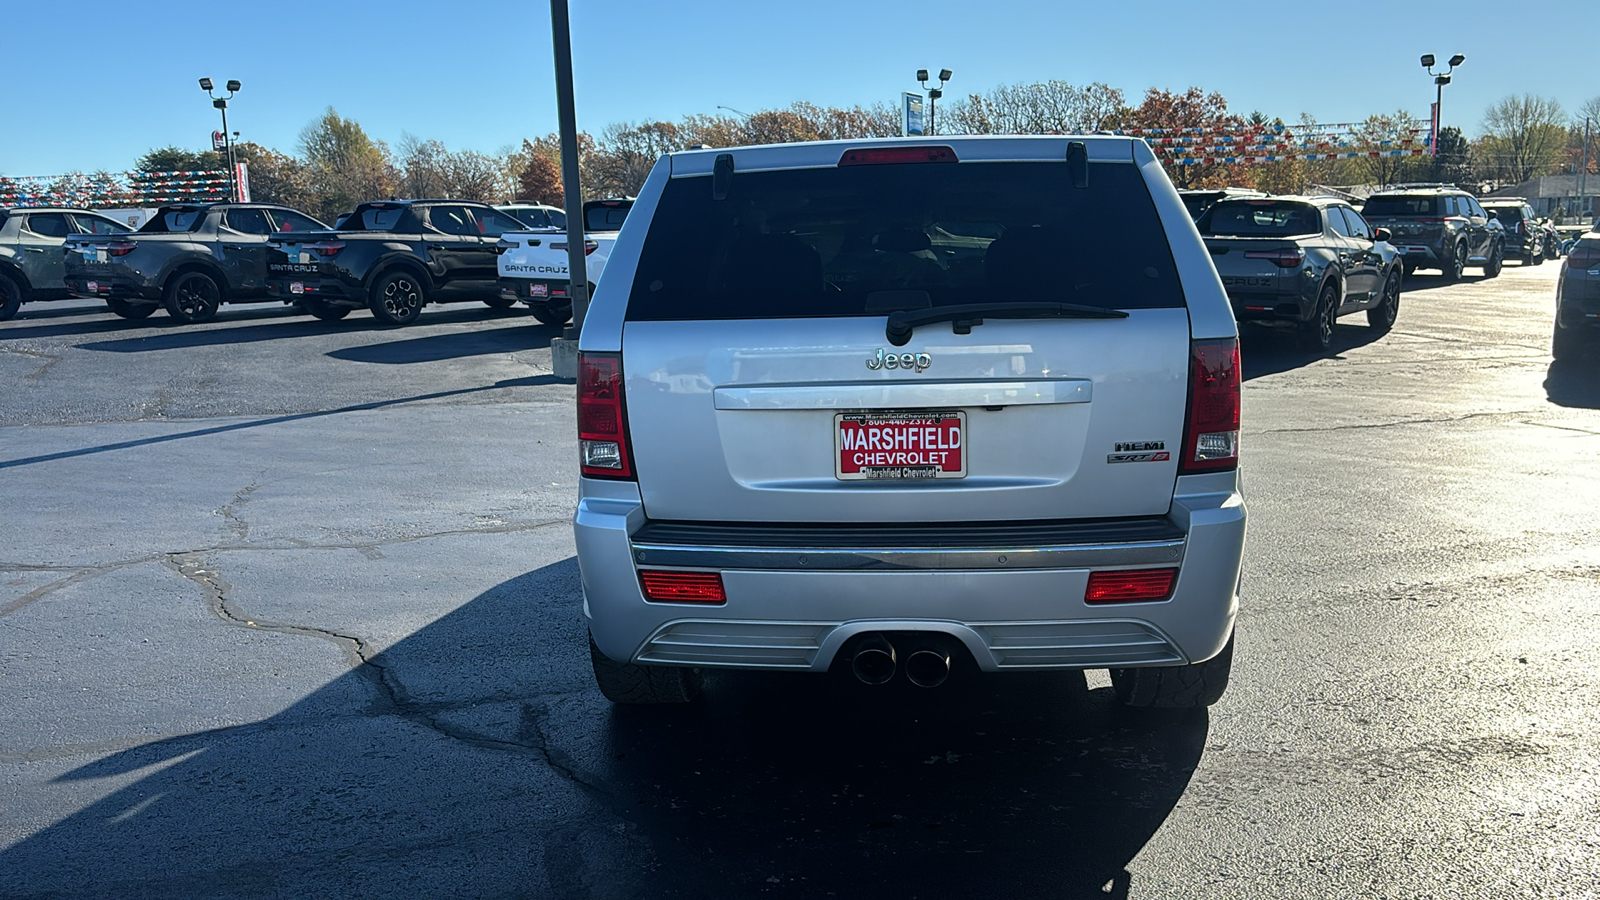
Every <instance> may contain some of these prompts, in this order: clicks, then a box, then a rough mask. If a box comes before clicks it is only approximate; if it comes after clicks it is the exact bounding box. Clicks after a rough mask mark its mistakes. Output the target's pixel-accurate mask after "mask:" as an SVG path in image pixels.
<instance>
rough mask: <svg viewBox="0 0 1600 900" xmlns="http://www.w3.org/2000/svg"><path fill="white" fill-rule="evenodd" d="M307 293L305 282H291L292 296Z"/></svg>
mask: <svg viewBox="0 0 1600 900" xmlns="http://www.w3.org/2000/svg"><path fill="white" fill-rule="evenodd" d="M305 292H306V285H305V282H303V281H291V282H289V293H291V294H304V293H305Z"/></svg>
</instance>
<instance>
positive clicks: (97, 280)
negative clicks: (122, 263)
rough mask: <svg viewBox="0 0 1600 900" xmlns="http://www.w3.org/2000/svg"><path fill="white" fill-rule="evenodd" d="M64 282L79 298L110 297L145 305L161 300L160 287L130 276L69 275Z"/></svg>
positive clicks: (114, 274)
mask: <svg viewBox="0 0 1600 900" xmlns="http://www.w3.org/2000/svg"><path fill="white" fill-rule="evenodd" d="M64 281H65V282H66V286H67V290H69V291H71V292H72V293H74V294H76V295H78V296H80V297H110V298H112V299H116V300H130V301H143V302H146V303H158V302H160V300H161V285H159V284H154V283H151V282H148V281H145V280H144V279H142V278H137V277H134V276H130V275H124V274H118V273H111V274H106V275H82V274H70V275H68V276H67V277H66V278H65V279H64ZM91 285H92V287H91Z"/></svg>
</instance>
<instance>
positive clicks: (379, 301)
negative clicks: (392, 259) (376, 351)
mask: <svg viewBox="0 0 1600 900" xmlns="http://www.w3.org/2000/svg"><path fill="white" fill-rule="evenodd" d="M427 302H428V296H427V292H426V289H424V288H423V286H422V279H420V278H418V277H417V276H416V275H415V274H414V273H412V272H410V271H409V270H406V269H397V270H395V271H391V272H389V273H388V274H386V275H384V276H383V277H382V278H379V279H378V281H377V283H376V284H374V285H373V286H372V296H371V297H370V298H369V299H368V300H367V305H368V306H369V307H371V309H372V314H373V315H374V316H377V318H378V321H379V322H382V323H383V324H385V325H410V324H411V323H412V322H415V321H416V320H417V316H420V315H422V307H423V304H425V303H427Z"/></svg>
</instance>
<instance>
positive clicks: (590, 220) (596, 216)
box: [563, 187, 711, 231]
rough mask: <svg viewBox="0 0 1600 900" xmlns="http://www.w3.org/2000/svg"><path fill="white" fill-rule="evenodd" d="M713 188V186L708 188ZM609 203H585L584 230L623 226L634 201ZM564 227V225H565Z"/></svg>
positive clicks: (608, 229) (609, 229)
mask: <svg viewBox="0 0 1600 900" xmlns="http://www.w3.org/2000/svg"><path fill="white" fill-rule="evenodd" d="M706 190H708V191H709V190H711V188H709V187H708V188H706ZM610 202H611V201H607V203H585V204H584V205H583V222H584V225H583V230H585V231H617V230H619V229H621V228H622V223H623V221H624V220H626V219H627V218H628V210H630V209H633V201H632V200H628V201H623V202H619V203H616V205H608V204H609V203H610ZM563 227H564V226H563Z"/></svg>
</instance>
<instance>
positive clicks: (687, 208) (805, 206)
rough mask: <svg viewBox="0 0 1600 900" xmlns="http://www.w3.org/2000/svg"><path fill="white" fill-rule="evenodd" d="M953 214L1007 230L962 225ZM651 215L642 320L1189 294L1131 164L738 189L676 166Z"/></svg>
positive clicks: (745, 178) (640, 284)
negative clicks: (1085, 176) (921, 302)
mask: <svg viewBox="0 0 1600 900" xmlns="http://www.w3.org/2000/svg"><path fill="white" fill-rule="evenodd" d="M946 222H948V223H950V225H951V227H952V228H959V229H961V231H962V232H964V233H966V234H968V235H973V234H979V235H981V234H984V233H989V234H998V235H1000V236H999V237H996V238H992V239H991V238H987V237H977V236H969V237H953V235H954V234H955V233H954V232H952V231H951V230H950V229H947V228H944V227H943V224H944V223H946ZM649 225H650V231H649V234H648V235H647V236H646V237H645V242H644V248H643V251H642V253H641V254H640V259H639V265H638V269H637V271H636V273H635V275H634V282H633V290H632V293H631V296H630V298H629V301H628V309H627V317H628V318H629V319H630V320H635V321H638V320H682V319H752V318H754V319H761V318H793V317H810V316H863V315H883V314H885V313H886V312H887V311H889V310H887V309H885V308H884V307H885V305H889V306H896V305H898V304H900V303H905V302H907V301H911V302H912V303H913V305H914V304H915V302H916V299H917V298H920V297H921V296H922V295H923V294H926V297H927V302H930V303H932V304H933V305H935V306H943V305H950V304H959V303H975V302H986V301H1008V300H1044V301H1057V302H1068V303H1078V304H1085V305H1090V306H1097V307H1102V308H1123V309H1144V308H1154V307H1182V306H1183V305H1184V299H1183V292H1182V288H1181V286H1180V285H1179V283H1178V276H1177V267H1176V266H1175V265H1174V263H1173V260H1172V252H1171V250H1170V249H1169V247H1168V246H1167V237H1166V233H1165V231H1164V230H1163V229H1162V227H1161V221H1160V219H1159V217H1158V216H1157V214H1156V209H1155V204H1154V202H1153V201H1152V200H1151V199H1150V192H1149V190H1148V189H1146V187H1145V183H1144V178H1143V175H1142V174H1141V173H1140V171H1139V169H1138V168H1137V167H1135V166H1132V165H1123V164H1103V165H1091V166H1090V167H1089V186H1088V187H1087V188H1086V189H1085V188H1079V189H1075V188H1073V186H1072V181H1071V177H1070V175H1069V171H1068V168H1067V167H1066V166H1065V165H1062V164H1060V163H1046V162H1011V163H973V164H969V163H957V164H954V165H876V166H857V167H846V168H827V169H795V170H785V171H776V172H749V173H738V174H735V175H734V177H733V179H732V181H731V184H730V185H729V189H728V196H727V199H726V200H714V199H712V194H711V177H710V176H698V177H692V178H675V179H672V180H670V181H669V182H668V183H667V185H666V187H665V189H664V191H663V193H662V197H661V200H660V203H659V204H658V205H657V207H656V212H655V216H654V218H652V219H651V221H650V223H649ZM1107 235H1116V239H1115V240H1107V239H1106V237H1107ZM890 291H893V292H899V293H897V294H886V293H885V292H890Z"/></svg>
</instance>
